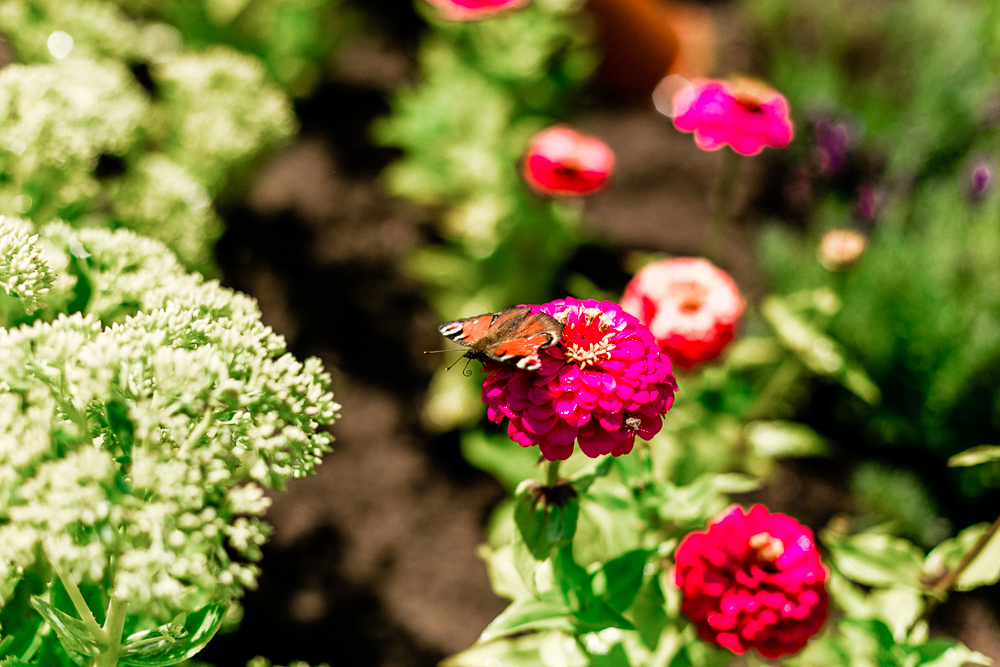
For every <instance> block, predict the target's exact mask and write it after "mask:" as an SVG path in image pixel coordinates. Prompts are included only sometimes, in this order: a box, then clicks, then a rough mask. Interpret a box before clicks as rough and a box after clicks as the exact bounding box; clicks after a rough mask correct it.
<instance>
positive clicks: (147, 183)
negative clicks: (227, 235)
mask: <svg viewBox="0 0 1000 667" xmlns="http://www.w3.org/2000/svg"><path fill="white" fill-rule="evenodd" d="M154 4H155V7H156V8H158V9H157V10H156V11H154V9H153V8H154ZM125 9H127V10H129V11H130V12H132V13H127V12H126V11H124V10H125ZM139 14H141V15H139ZM345 23H349V13H347V12H342V11H339V10H338V9H337V8H336V6H335V5H334V4H332V3H328V2H295V3H293V2H235V3H233V2H171V3H152V4H150V5H149V6H146V5H144V4H143V3H138V2H136V3H122V6H121V7H119V6H116V5H115V4H113V3H109V2H103V1H101V0H65V1H64V0H12V1H11V2H5V3H3V4H2V6H0V30H2V31H3V33H4V35H5V36H6V37H7V43H8V45H9V49H10V53H9V59H10V60H12V61H13V62H14V64H12V65H10V66H8V67H6V68H5V69H4V71H3V73H2V75H0V104H2V106H3V109H2V114H0V116H2V120H0V131H2V133H3V137H4V145H3V146H0V204H2V205H3V207H4V209H5V210H10V211H12V212H16V213H19V214H22V215H29V216H31V217H32V219H34V220H37V221H48V220H51V219H55V218H61V219H63V220H66V221H67V222H69V223H71V224H74V225H78V226H94V225H98V226H110V227H119V226H120V227H128V228H131V229H133V230H135V231H138V232H140V233H142V234H145V235H148V236H152V237H153V238H156V239H158V240H161V241H163V242H165V243H166V244H167V245H168V246H169V247H170V248H171V249H172V250H174V251H175V252H176V253H177V254H178V256H179V257H180V258H181V260H182V261H183V262H184V263H185V264H187V265H188V266H189V267H191V268H197V269H199V270H201V271H203V272H207V273H210V274H211V273H214V271H215V269H214V263H213V261H212V248H213V246H214V243H215V241H216V240H217V239H218V237H219V235H220V234H221V232H222V225H221V222H220V220H219V218H218V216H217V214H216V213H215V210H214V207H213V201H214V200H215V199H216V198H218V197H229V198H232V197H234V196H237V195H238V194H239V193H241V192H242V191H243V190H244V189H245V188H246V186H247V178H248V177H249V175H250V174H251V173H253V172H254V170H255V167H256V166H258V165H259V163H260V161H261V160H262V159H263V158H264V157H265V156H266V155H267V154H269V153H270V151H271V150H272V149H273V148H275V147H276V146H278V145H280V144H282V143H283V142H285V141H287V140H288V139H289V138H290V137H291V136H292V135H293V133H294V132H295V130H296V127H297V123H296V120H295V117H294V114H293V110H292V105H291V102H290V100H289V98H288V94H289V93H293V94H304V93H306V92H308V91H309V90H311V88H312V86H313V85H315V83H316V80H317V77H318V71H319V70H320V68H321V67H323V66H324V65H325V64H326V60H327V58H328V57H329V55H330V52H331V50H332V49H333V48H334V47H335V46H336V45H337V43H338V39H339V38H338V35H339V34H340V33H341V28H342V27H343V24H345Z"/></svg>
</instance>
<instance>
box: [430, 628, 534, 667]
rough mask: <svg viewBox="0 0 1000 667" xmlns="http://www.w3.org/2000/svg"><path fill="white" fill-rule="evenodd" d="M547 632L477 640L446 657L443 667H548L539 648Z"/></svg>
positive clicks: (442, 663)
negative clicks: (459, 651) (491, 666)
mask: <svg viewBox="0 0 1000 667" xmlns="http://www.w3.org/2000/svg"><path fill="white" fill-rule="evenodd" d="M545 636H546V635H545V634H542V633H529V634H526V635H523V636H521V637H510V638H505V639H498V640H495V641H491V642H482V641H480V642H476V643H475V644H473V645H472V647H471V648H468V649H466V650H464V651H462V652H461V653H457V654H455V655H453V656H450V657H448V658H445V659H444V661H442V662H441V663H440V665H441V667H483V665H503V666H504V667H547V666H546V665H545V663H543V662H542V657H541V655H540V654H539V648H540V645H541V643H542V640H543V638H544V637H545Z"/></svg>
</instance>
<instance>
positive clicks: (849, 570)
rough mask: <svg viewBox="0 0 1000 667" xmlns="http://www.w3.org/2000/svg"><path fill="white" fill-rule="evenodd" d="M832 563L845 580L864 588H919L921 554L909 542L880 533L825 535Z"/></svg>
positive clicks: (826, 532)
mask: <svg viewBox="0 0 1000 667" xmlns="http://www.w3.org/2000/svg"><path fill="white" fill-rule="evenodd" d="M823 542H824V543H825V544H826V546H827V547H828V548H829V549H830V555H831V556H832V557H833V563H834V565H835V566H836V567H837V569H838V570H840V571H841V572H842V573H843V574H844V576H846V577H847V578H848V579H851V580H853V581H856V582H858V583H860V584H865V585H867V586H879V587H883V588H889V587H892V586H894V585H896V584H902V585H903V586H909V587H911V588H920V587H921V581H920V575H921V572H922V570H923V562H924V553H923V551H921V550H920V548H919V547H917V546H916V545H915V544H913V543H912V542H909V541H908V540H904V539H902V538H898V537H892V536H891V535H884V534H881V533H861V534H859V535H852V536H850V537H844V536H841V535H838V534H837V533H834V532H832V531H825V532H824V534H823Z"/></svg>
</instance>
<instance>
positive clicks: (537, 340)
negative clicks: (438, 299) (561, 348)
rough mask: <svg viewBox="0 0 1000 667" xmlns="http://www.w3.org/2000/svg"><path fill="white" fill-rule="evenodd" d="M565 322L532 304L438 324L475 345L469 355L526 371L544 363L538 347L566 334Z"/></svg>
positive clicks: (462, 341)
mask: <svg viewBox="0 0 1000 667" xmlns="http://www.w3.org/2000/svg"><path fill="white" fill-rule="evenodd" d="M562 328H563V325H562V324H560V323H559V322H558V321H557V320H555V319H553V318H552V317H549V316H548V315H546V314H545V313H532V312H531V309H530V308H508V309H507V310H501V311H500V312H498V313H485V314H483V315H476V316H475V317H469V318H466V319H464V320H456V321H455V322H448V323H447V324H442V325H441V326H440V327H438V331H440V332H441V334H442V335H443V336H444V337H445V338H449V339H451V340H453V341H455V342H456V343H458V344H459V345H464V346H466V347H469V348H472V349H470V350H469V351H468V352H466V353H465V356H466V357H468V358H469V359H478V360H480V361H483V360H486V359H490V360H492V361H499V362H501V363H504V364H507V365H509V366H515V367H517V368H520V369H521V370H525V371H534V370H538V368H539V367H540V366H541V365H542V360H541V359H540V358H539V356H538V351H539V350H541V349H542V348H544V347H552V346H553V345H555V344H556V343H558V342H559V339H560V337H561V336H562Z"/></svg>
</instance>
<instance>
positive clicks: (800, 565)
mask: <svg viewBox="0 0 1000 667" xmlns="http://www.w3.org/2000/svg"><path fill="white" fill-rule="evenodd" d="M674 558H675V559H676V561H677V570H676V574H675V580H676V582H677V586H678V588H680V589H681V594H682V595H683V598H684V601H683V603H682V604H681V609H682V610H683V611H684V613H685V614H687V615H688V616H689V617H690V618H691V620H693V621H694V623H695V625H696V627H697V628H698V634H699V635H701V637H702V639H705V640H706V641H710V642H713V643H715V644H719V645H721V646H725V647H726V648H728V649H729V650H731V651H733V652H734V653H743V652H744V651H746V650H747V649H749V648H755V649H757V650H758V651H760V653H761V655H764V656H766V657H768V658H776V657H778V656H779V655H783V654H785V653H795V652H796V651H798V650H800V649H801V648H802V647H803V646H805V644H806V641H808V640H809V638H810V637H812V636H813V635H814V634H816V632H817V631H818V630H819V628H820V626H821V625H823V621H824V620H826V607H827V595H826V589H825V588H824V585H823V582H824V581H826V570H824V569H823V564H822V562H820V557H819V551H818V550H817V549H816V543H815V542H814V541H813V535H812V531H811V530H809V529H808V528H806V527H805V526H803V525H802V524H800V523H799V522H798V521H796V520H795V519H793V518H791V517H790V516H786V515H784V514H771V513H770V512H769V511H768V510H767V508H766V507H764V506H763V505H754V506H753V507H752V508H751V509H750V512H749V513H746V514H745V513H744V512H743V509H742V508H740V507H737V506H735V505H734V506H733V507H730V508H729V509H727V510H726V511H724V512H723V513H722V514H720V515H719V517H717V518H716V519H715V521H713V522H712V524H711V525H709V527H708V530H707V531H706V532H703V533H702V532H697V533H691V534H690V535H688V536H687V537H685V538H684V540H683V541H682V542H681V544H680V546H679V547H677V551H676V553H675V555H674Z"/></svg>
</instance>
